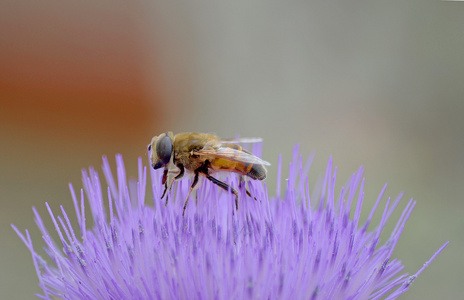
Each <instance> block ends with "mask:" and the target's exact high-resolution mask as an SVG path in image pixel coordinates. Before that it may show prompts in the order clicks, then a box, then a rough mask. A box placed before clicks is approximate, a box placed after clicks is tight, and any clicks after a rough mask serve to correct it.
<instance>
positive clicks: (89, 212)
mask: <svg viewBox="0 0 464 300" xmlns="http://www.w3.org/2000/svg"><path fill="white" fill-rule="evenodd" d="M259 147H260V146H259V145H258V147H257V148H255V149H254V151H253V152H254V153H260V151H261V149H260V148H259ZM281 161H282V159H281V157H280V158H279V165H278V168H277V169H278V178H279V182H278V184H277V190H276V195H275V196H271V197H270V196H269V194H268V190H267V186H266V184H265V183H263V182H258V181H253V180H250V181H249V182H248V188H249V191H250V193H251V195H252V197H249V196H248V195H247V191H246V189H245V187H243V186H242V187H239V182H238V180H237V178H236V177H235V176H228V177H226V178H225V179H224V180H225V182H227V183H228V184H230V185H231V186H232V187H234V188H236V189H237V191H238V193H239V197H240V209H239V210H238V212H237V211H236V210H235V204H234V195H231V193H227V192H226V191H223V190H220V189H219V188H218V187H217V186H215V185H213V184H211V183H210V182H206V181H203V182H201V184H200V187H199V188H198V190H197V193H196V195H195V194H193V195H192V196H191V197H192V199H191V202H190V203H191V204H190V205H189V207H188V208H187V210H186V212H185V216H184V217H182V205H183V201H184V200H185V197H186V196H187V194H188V192H189V187H190V184H191V179H184V180H180V181H178V182H177V183H176V184H175V185H174V188H173V190H172V191H170V192H168V197H169V199H170V200H169V203H168V205H167V206H165V201H164V200H161V195H162V192H163V190H164V187H163V186H162V185H161V180H160V178H161V176H162V172H163V170H160V171H159V170H158V171H155V170H153V169H152V168H150V169H149V172H150V179H151V180H148V179H147V177H148V176H147V168H146V167H144V166H143V163H142V159H139V161H138V179H137V181H134V180H129V181H128V180H127V178H126V172H125V167H124V162H123V159H122V157H121V156H120V155H117V156H116V172H115V173H113V172H112V170H111V168H110V164H109V162H108V160H107V159H106V157H104V158H103V174H104V177H105V181H106V183H105V184H104V183H103V182H101V180H100V176H99V174H98V172H97V171H96V170H95V169H93V168H89V170H88V171H86V170H84V171H83V172H82V178H83V189H81V191H80V195H79V196H80V197H78V196H76V192H75V190H74V188H73V187H72V186H71V185H70V190H71V196H72V199H73V203H74V209H75V213H76V217H77V224H74V226H73V224H71V222H70V220H69V218H68V215H67V213H66V211H65V210H64V208H63V207H60V208H59V210H60V215H59V216H58V215H55V212H54V211H55V210H56V208H53V209H52V208H51V207H50V206H49V205H48V204H46V207H47V210H48V212H49V215H50V218H51V219H52V221H53V225H54V227H55V230H56V232H57V234H58V237H59V240H58V241H53V240H52V239H51V238H50V235H49V234H48V231H47V228H46V227H45V226H44V223H43V222H42V219H41V217H40V215H39V214H38V213H37V211H36V210H35V209H33V211H34V215H35V220H36V223H37V226H38V227H39V229H40V230H41V232H42V235H43V240H44V242H45V250H46V252H47V255H48V256H49V257H50V259H51V261H52V263H51V264H47V263H46V262H45V260H44V259H42V258H41V257H40V256H39V255H38V254H37V252H36V250H35V248H34V246H33V243H32V239H31V237H30V235H29V232H28V231H27V230H26V231H25V233H24V234H23V233H21V232H20V231H19V230H18V229H17V228H16V227H15V226H14V225H12V226H13V229H14V230H15V231H16V232H17V233H18V235H19V237H20V238H21V239H22V240H23V242H24V243H25V244H26V246H27V247H28V248H29V250H30V251H31V253H32V258H33V263H34V266H35V269H36V272H37V275H38V278H39V286H40V287H41V288H42V290H43V294H41V295H37V296H38V297H39V298H42V299H56V298H59V299H190V298H195V299H213V298H214V299H251V298H256V299H314V300H316V299H395V298H397V297H398V296H400V295H401V294H402V293H404V292H405V291H406V290H408V288H409V286H410V285H411V283H412V282H413V281H414V280H415V279H416V278H417V276H418V275H419V274H420V273H421V272H422V271H423V270H424V269H425V268H426V267H427V266H428V265H429V264H430V262H431V261H432V260H433V259H434V258H435V257H436V256H437V255H438V253H440V252H441V251H442V250H443V249H444V247H445V246H446V245H447V244H448V243H445V244H444V245H443V246H442V247H441V248H440V249H439V250H438V251H437V252H436V253H435V254H434V255H433V256H432V258H431V259H430V260H429V261H427V262H426V263H425V264H424V266H423V267H422V268H421V269H420V270H419V271H418V272H417V273H416V274H414V275H412V276H408V274H407V273H406V274H404V273H402V271H403V268H404V267H403V265H402V264H401V262H400V261H399V260H397V259H396V258H393V257H392V253H393V250H394V248H395V246H396V244H397V242H398V240H399V238H400V235H401V233H402V231H403V228H404V226H405V223H406V221H407V220H408V218H409V216H410V214H411V212H412V209H413V208H414V205H415V202H413V201H412V200H411V201H409V202H408V203H407V204H406V207H405V208H404V210H403V213H402V214H401V216H400V218H399V220H398V221H397V222H396V226H395V228H394V230H393V231H392V233H391V234H390V237H389V238H388V239H387V240H386V241H385V242H382V240H381V238H380V236H381V233H382V230H383V229H384V227H385V224H386V223H387V222H388V221H389V220H390V217H391V215H392V213H393V211H394V210H395V208H396V207H397V206H398V205H399V203H400V200H401V196H402V195H400V196H399V197H397V198H395V199H394V200H391V199H390V198H388V199H387V200H386V201H384V202H385V204H382V202H383V200H382V199H383V195H384V193H385V190H386V186H385V187H384V188H383V189H382V191H381V192H380V195H379V197H378V198H377V199H376V201H375V203H374V206H373V208H372V210H371V211H370V213H369V216H368V218H367V220H366V221H365V222H364V223H362V222H361V220H360V212H361V207H362V204H363V202H365V201H366V202H367V200H365V199H364V193H363V189H364V179H363V177H362V176H363V175H362V174H363V170H362V168H360V169H359V170H358V171H357V172H356V173H354V174H353V175H352V176H351V178H350V179H349V181H348V183H347V185H346V186H344V187H343V188H342V189H341V190H340V192H336V191H335V183H336V174H337V169H336V168H333V166H332V160H331V159H330V160H329V163H328V165H327V169H326V172H325V175H324V177H323V180H322V184H321V185H319V186H316V188H314V189H312V193H310V192H311V189H310V186H309V183H308V172H309V169H310V166H311V162H312V157H310V158H309V159H308V161H307V162H306V163H304V162H303V159H302V157H301V155H299V154H298V149H297V148H296V149H295V151H294V155H293V161H292V162H291V163H290V172H289V177H288V180H287V184H286V189H285V190H284V192H283V196H281V186H280V178H281V174H280V172H281ZM113 174H114V175H115V176H114V177H113ZM147 183H148V184H149V188H150V189H151V191H152V195H153V196H147V195H146V190H147V187H146V185H147ZM102 186H105V187H106V188H105V189H103V190H102ZM310 194H312V195H313V196H311V197H310ZM369 202H370V201H369ZM372 202H373V201H372ZM195 203H196V204H195ZM106 204H107V205H106ZM379 206H380V207H381V206H383V207H384V208H383V210H382V211H381V213H380V214H381V220H380V222H379V224H378V225H377V227H376V229H373V230H372V231H368V227H369V225H370V223H371V221H372V218H373V216H374V214H375V212H376V211H377V208H378V207H379ZM105 207H108V209H106V208H105ZM352 208H354V212H353V211H352ZM350 215H352V216H353V217H352V218H350ZM86 220H87V221H86ZM89 220H93V222H92V224H93V225H92V227H87V225H88V224H87V222H89ZM89 223H90V222H89Z"/></svg>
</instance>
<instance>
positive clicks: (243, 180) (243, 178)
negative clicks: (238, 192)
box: [238, 175, 256, 200]
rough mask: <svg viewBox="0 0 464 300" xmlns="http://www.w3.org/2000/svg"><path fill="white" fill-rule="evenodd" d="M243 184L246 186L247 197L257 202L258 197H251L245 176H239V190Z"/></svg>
mask: <svg viewBox="0 0 464 300" xmlns="http://www.w3.org/2000/svg"><path fill="white" fill-rule="evenodd" d="M242 183H243V184H244V186H245V192H246V194H247V196H248V197H250V198H253V199H255V200H256V197H253V196H251V193H250V191H249V190H248V189H247V186H246V180H245V177H244V176H243V175H239V176H238V187H239V188H241V187H242Z"/></svg>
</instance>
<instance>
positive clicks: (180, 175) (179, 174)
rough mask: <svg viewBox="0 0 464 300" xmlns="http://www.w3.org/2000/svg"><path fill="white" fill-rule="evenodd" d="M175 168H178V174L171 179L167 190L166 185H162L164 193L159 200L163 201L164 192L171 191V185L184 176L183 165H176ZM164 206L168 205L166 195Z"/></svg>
mask: <svg viewBox="0 0 464 300" xmlns="http://www.w3.org/2000/svg"><path fill="white" fill-rule="evenodd" d="M177 167H178V168H179V173H177V175H176V176H175V177H174V178H173V179H171V182H170V183H169V188H168V185H167V184H165V185H164V192H163V196H161V199H163V197H164V195H165V194H166V191H167V190H168V189H169V190H171V188H172V185H173V184H174V181H176V180H179V179H181V178H182V177H183V176H184V166H183V165H178V166H177ZM166 205H168V196H167V195H166Z"/></svg>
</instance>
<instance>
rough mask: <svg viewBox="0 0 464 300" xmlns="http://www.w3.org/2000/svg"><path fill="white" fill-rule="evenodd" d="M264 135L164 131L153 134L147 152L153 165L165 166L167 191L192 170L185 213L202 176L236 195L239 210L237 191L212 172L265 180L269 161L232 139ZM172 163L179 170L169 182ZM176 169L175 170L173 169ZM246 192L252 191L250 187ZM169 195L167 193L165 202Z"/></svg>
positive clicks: (164, 175) (242, 140) (245, 140)
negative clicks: (227, 137) (232, 136)
mask: <svg viewBox="0 0 464 300" xmlns="http://www.w3.org/2000/svg"><path fill="white" fill-rule="evenodd" d="M259 141H261V139H239V140H233V141H232V140H230V141H227V140H221V139H220V138H219V137H217V136H215V135H212V134H207V133H193V132H187V133H178V134H176V135H174V134H173V133H172V132H167V133H162V134H160V135H158V136H155V137H153V138H152V140H151V143H150V144H149V145H148V153H149V154H148V155H149V157H150V163H151V166H152V167H153V169H155V170H156V169H159V168H164V172H163V178H162V184H164V186H165V188H164V192H163V195H162V196H161V199H162V198H163V197H164V195H165V194H166V191H167V190H168V189H169V190H170V189H171V188H172V185H173V183H174V181H176V180H179V179H181V178H182V177H183V176H184V173H185V171H187V172H190V173H193V174H194V178H193V182H192V185H191V186H190V191H189V193H188V195H187V199H185V202H184V207H183V211H182V216H183V215H184V213H185V208H186V207H187V204H188V200H189V197H190V194H191V193H192V191H193V190H194V189H195V187H196V186H197V184H198V180H199V177H200V176H204V177H205V178H206V179H208V180H209V181H211V182H212V183H214V184H216V185H217V186H219V187H220V188H222V189H224V190H226V191H229V192H231V193H233V194H234V195H235V207H236V209H237V210H238V192H237V191H236V190H235V189H234V188H232V187H230V186H229V185H228V184H226V183H225V182H222V181H220V180H218V179H216V178H214V177H212V176H211V174H213V173H214V172H217V171H225V172H234V173H238V174H239V175H240V176H248V177H250V178H251V179H258V180H264V179H265V178H266V168H265V167H264V166H269V165H270V163H268V162H266V161H264V160H262V159H261V158H259V157H256V156H254V155H253V154H251V153H250V152H248V151H246V150H244V149H242V147H240V146H239V145H236V144H234V143H233V142H242V143H245V142H246V143H253V142H259ZM171 158H172V163H173V164H174V165H175V166H176V167H177V169H178V171H177V174H176V175H175V176H174V177H173V178H172V180H171V182H170V183H169V185H168V183H167V179H168V173H171V172H172V171H169V167H170V164H171ZM174 172H175V171H174ZM247 194H248V195H250V194H249V192H248V191H247ZM167 203H168V199H167V196H166V205H167Z"/></svg>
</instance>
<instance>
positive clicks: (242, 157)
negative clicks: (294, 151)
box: [195, 147, 271, 166]
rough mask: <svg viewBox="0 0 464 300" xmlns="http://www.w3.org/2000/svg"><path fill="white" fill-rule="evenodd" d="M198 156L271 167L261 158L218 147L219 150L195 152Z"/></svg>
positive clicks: (210, 149) (211, 149) (208, 149)
mask: <svg viewBox="0 0 464 300" xmlns="http://www.w3.org/2000/svg"><path fill="white" fill-rule="evenodd" d="M195 154H196V155H205V156H211V157H216V158H224V159H229V160H233V161H241V162H245V163H250V164H257V165H264V166H270V165H271V164H270V163H268V162H267V161H264V160H262V159H261V158H259V157H257V156H254V155H252V154H249V153H246V152H244V151H241V150H237V149H233V148H229V147H217V148H209V147H206V148H203V149H201V150H199V151H196V152H195Z"/></svg>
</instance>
